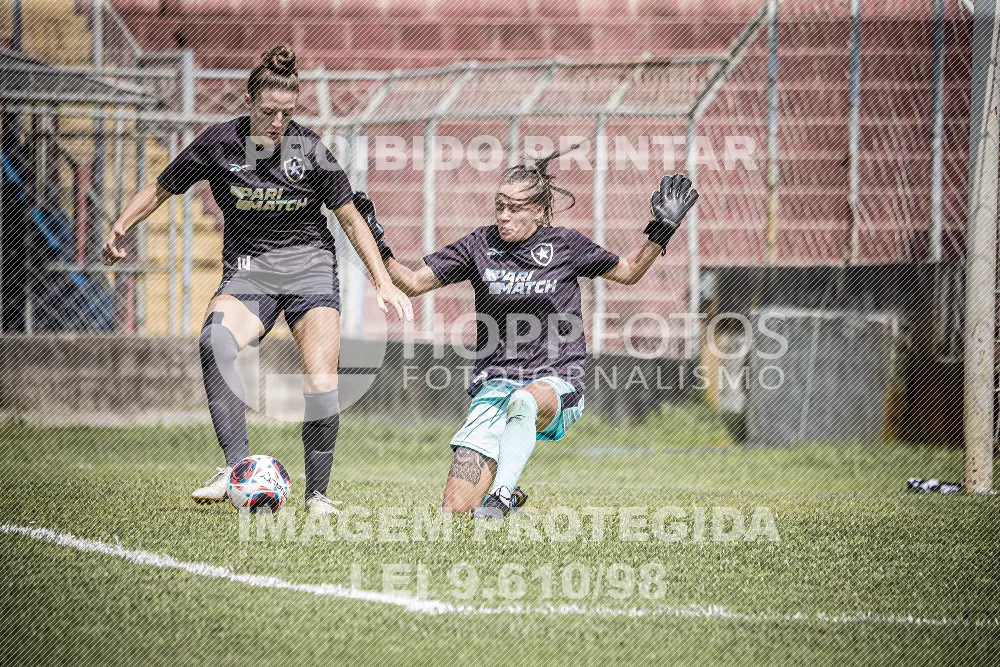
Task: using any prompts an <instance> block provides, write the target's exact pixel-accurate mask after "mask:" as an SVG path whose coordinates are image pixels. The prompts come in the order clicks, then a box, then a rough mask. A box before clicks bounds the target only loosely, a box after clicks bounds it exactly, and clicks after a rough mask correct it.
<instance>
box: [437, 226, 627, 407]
mask: <svg viewBox="0 0 1000 667" xmlns="http://www.w3.org/2000/svg"><path fill="white" fill-rule="evenodd" d="M618 261H619V258H618V255H616V254H614V253H613V252H610V251H608V250H605V249H604V248H602V247H601V246H599V245H597V244H596V243H594V242H593V241H591V240H590V239H588V238H587V237H586V236H584V235H583V234H581V233H580V232H578V231H576V230H573V229H567V228H565V227H541V228H540V229H539V230H538V231H537V232H535V234H534V235H533V236H532V237H531V238H529V239H528V240H526V241H522V242H520V243H507V242H505V241H504V240H503V239H501V238H500V232H499V231H498V230H497V227H496V225H488V226H486V227H480V228H478V229H477V230H476V231H474V232H472V233H471V234H469V235H467V236H464V237H462V238H460V239H459V240H457V241H455V242H454V243H452V244H451V245H448V246H445V247H444V248H442V249H441V250H439V251H438V252H436V253H433V254H430V255H427V256H426V257H424V262H425V263H426V264H427V266H429V267H430V268H431V270H432V271H433V272H434V275H436V276H437V277H438V279H439V280H440V281H441V282H442V283H444V284H445V285H450V284H452V283H457V282H462V281H465V280H470V281H472V287H473V289H474V290H475V293H476V313H477V315H478V319H477V325H476V350H477V361H476V366H475V373H476V375H477V376H479V375H480V374H481V373H484V372H485V373H486V375H487V377H490V378H492V377H507V378H512V379H518V380H529V379H533V378H536V377H541V376H544V375H557V376H559V377H562V378H565V379H566V380H569V381H570V382H572V383H573V384H575V385H576V386H577V387H578V388H579V389H580V391H582V388H583V379H584V373H585V372H586V363H587V341H586V337H585V335H584V331H583V313H582V311H581V304H580V283H579V281H578V278H596V277H597V276H600V275H603V274H605V273H607V272H608V271H610V270H611V269H613V268H615V266H616V265H617V264H618Z"/></svg>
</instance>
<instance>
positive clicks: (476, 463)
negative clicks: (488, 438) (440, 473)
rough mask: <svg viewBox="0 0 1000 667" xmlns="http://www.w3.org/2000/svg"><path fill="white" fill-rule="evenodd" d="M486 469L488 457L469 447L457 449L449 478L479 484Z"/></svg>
mask: <svg viewBox="0 0 1000 667" xmlns="http://www.w3.org/2000/svg"><path fill="white" fill-rule="evenodd" d="M484 467H486V457H485V456H483V455H482V454H480V453H479V452H475V451H473V450H471V449H469V448H467V447H456V448H455V458H454V459H453V460H452V462H451V470H449V471H448V477H454V478H455V479H461V480H464V481H466V482H469V483H470V484H478V483H479V479H480V478H481V477H482V475H483V468H484Z"/></svg>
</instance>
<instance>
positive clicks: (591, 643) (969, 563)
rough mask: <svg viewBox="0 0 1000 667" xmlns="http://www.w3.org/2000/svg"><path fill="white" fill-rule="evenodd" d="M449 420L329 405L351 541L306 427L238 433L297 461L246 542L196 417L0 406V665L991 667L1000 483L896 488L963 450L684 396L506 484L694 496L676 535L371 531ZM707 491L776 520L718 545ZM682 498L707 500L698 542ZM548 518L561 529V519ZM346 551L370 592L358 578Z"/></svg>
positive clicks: (425, 491) (544, 451)
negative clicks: (50, 425) (407, 423)
mask: <svg viewBox="0 0 1000 667" xmlns="http://www.w3.org/2000/svg"><path fill="white" fill-rule="evenodd" d="M454 427H455V424H451V423H448V424H429V425H425V426H422V427H417V428H410V429H406V428H402V427H401V426H399V425H395V424H389V423H382V422H378V421H374V420H371V419H360V418H357V419H345V425H344V427H343V428H342V430H341V436H340V442H339V444H338V449H337V456H336V461H335V465H334V482H333V486H332V489H331V493H330V495H331V496H332V497H335V498H339V499H342V500H343V501H344V502H345V507H348V506H358V507H363V508H367V509H368V510H370V511H371V513H372V515H371V516H369V517H367V518H365V517H361V518H357V517H356V518H355V519H354V523H353V524H350V525H352V526H353V528H352V530H353V529H356V528H359V524H358V522H359V521H367V522H370V523H371V524H372V527H373V531H374V536H373V537H372V539H361V540H347V539H344V538H343V535H342V534H341V533H339V532H338V524H337V523H336V522H334V524H333V526H332V527H331V535H332V536H333V537H336V538H337V539H333V540H330V539H326V537H324V536H322V535H318V536H313V537H311V539H303V532H304V525H305V523H306V522H305V517H304V515H302V514H300V513H295V512H294V510H295V509H296V508H301V504H302V499H301V497H300V494H301V488H302V487H301V484H302V482H301V471H302V458H301V457H302V455H301V449H300V448H301V442H300V440H299V435H298V429H297V427H294V426H281V427H264V426H259V425H258V426H254V427H252V429H251V442H252V446H253V450H254V452H255V453H268V454H271V455H273V456H276V457H277V458H279V459H280V460H281V461H282V462H284V463H285V464H286V466H287V467H288V468H289V470H290V472H291V473H292V476H293V496H294V497H293V499H292V501H291V503H290V505H288V506H287V507H286V508H285V509H283V510H282V514H286V516H291V517H292V518H294V519H296V531H295V532H294V533H293V536H296V539H295V540H293V541H288V540H286V539H282V540H274V539H271V538H270V537H267V539H264V540H263V541H259V540H258V539H257V537H258V535H257V534H256V532H254V531H252V539H250V540H245V539H241V538H240V524H239V521H238V518H237V515H236V513H235V511H234V510H233V509H232V507H231V506H229V505H228V504H226V505H216V506H211V507H202V506H196V505H194V504H193V503H191V502H190V501H189V500H188V499H187V495H188V494H189V493H190V491H191V489H192V488H193V487H194V486H196V485H197V484H198V483H200V482H201V481H203V480H204V479H205V478H206V477H207V476H208V474H209V473H210V472H211V470H212V468H213V467H214V466H215V465H218V463H219V459H220V452H219V451H218V447H217V445H216V444H215V440H214V436H213V434H212V432H211V429H210V427H208V426H191V427H178V428H142V429H129V430H110V429H96V428H76V429H41V428H35V427H29V426H24V425H17V424H6V425H3V426H0V470H2V491H0V503H2V504H0V524H4V525H5V528H4V531H5V532H4V533H2V534H0V543H2V550H3V551H2V552H3V560H4V567H3V569H4V573H5V574H4V576H3V579H2V582H3V583H2V586H3V591H2V596H0V599H2V602H0V604H2V605H3V619H4V626H3V630H2V631H0V632H2V636H3V640H2V655H0V662H2V663H3V664H8V665H12V664H56V663H63V664H66V663H73V664H94V665H96V664H132V663H136V664H138V663H142V664H149V663H171V664H197V665H211V664H220V665H235V664H261V663H263V662H269V663H274V664H282V665H291V664H345V665H350V664H360V665H386V664H399V665H404V664H434V665H440V664H503V665H519V664H526V665H528V664H531V665H534V664H560V665H565V664H574V665H591V664H593V665H608V664H655V663H660V664H698V665H720V664H769V665H784V664H831V665H845V664H883V665H888V664H900V665H903V664H905V665H924V664H926V665H944V664H956V665H957V664H962V665H974V664H996V660H997V655H998V653H997V651H998V650H1000V643H998V642H1000V551H998V539H1000V498H996V497H969V496H940V495H928V496H914V495H910V494H908V493H907V492H905V491H904V487H905V480H906V478H907V477H910V476H915V475H916V476H923V477H931V476H934V477H938V478H942V479H947V480H951V479H960V478H961V473H962V458H961V453H960V452H959V451H957V450H950V449H942V448H938V447H926V446H918V445H904V444H882V443H839V444H824V445H813V446H804V447H797V448H791V449H770V448H768V449H764V448H761V449H744V448H739V447H732V446H728V445H727V443H728V436H727V433H726V431H725V429H724V428H723V427H722V425H721V424H720V423H719V422H718V421H717V420H715V419H714V418H713V417H712V416H711V415H710V414H709V413H707V412H705V411H704V410H702V409H700V408H698V407H694V406H688V407H680V408H676V409H672V410H670V411H669V412H667V413H665V414H664V415H662V416H656V417H652V418H650V419H649V420H647V421H646V422H645V423H643V424H641V425H638V426H630V427H622V428H615V427H613V426H611V425H609V424H605V423H602V422H601V421H600V420H598V419H596V418H593V417H591V416H588V417H585V418H584V419H583V420H581V422H580V423H579V424H578V425H577V426H576V427H574V430H573V432H572V433H571V434H570V436H569V437H568V438H567V439H566V440H564V441H563V442H560V443H540V444H539V446H538V447H537V448H536V450H535V456H534V457H533V459H532V461H531V463H530V464H529V466H528V469H527V471H526V473H525V475H524V478H523V480H522V483H523V486H524V487H525V488H526V490H527V491H528V492H529V493H530V494H531V499H530V501H529V505H530V506H531V507H533V508H537V509H538V510H539V512H540V514H541V515H542V516H544V515H546V514H547V513H548V512H549V510H550V509H551V508H557V507H562V506H566V507H569V508H572V509H573V511H574V512H576V513H577V514H578V515H579V516H581V517H583V516H584V513H585V511H586V510H585V508H587V507H609V508H622V507H646V508H649V510H650V513H652V512H653V511H654V510H656V509H657V508H661V507H664V506H672V507H676V508H681V510H682V511H683V512H685V513H686V514H685V517H683V518H672V519H669V520H668V522H667V523H668V524H669V523H670V522H671V521H673V522H679V523H680V524H683V526H684V527H685V529H686V530H687V531H688V532H687V536H686V537H685V538H684V539H681V540H680V541H673V542H667V541H662V540H660V539H658V538H657V536H653V535H651V536H650V539H648V540H647V541H625V540H623V539H622V536H621V532H620V528H621V526H620V523H621V521H622V516H621V515H620V514H617V513H616V514H615V515H614V516H611V517H609V518H608V519H607V524H606V532H605V536H604V538H603V539H602V540H600V541H594V540H593V534H592V533H591V528H592V523H591V520H590V519H586V518H582V519H581V522H582V527H581V530H580V532H579V535H578V536H576V537H573V539H571V540H570V541H556V540H555V539H551V538H550V534H549V533H547V532H545V530H542V528H540V534H541V536H542V539H541V540H540V541H533V540H531V539H528V538H527V537H525V535H526V534H522V539H520V540H518V541H512V540H511V539H510V532H509V530H508V529H509V526H508V525H507V523H509V521H508V522H505V524H504V525H503V526H502V531H500V532H496V533H493V532H489V533H485V534H482V533H481V529H480V534H478V535H477V533H476V528H475V526H474V525H473V522H472V520H471V519H469V518H467V517H455V518H454V521H453V532H452V536H451V539H450V541H444V539H442V538H439V539H438V540H437V541H422V542H417V541H413V540H412V539H408V540H407V541H402V542H389V541H385V540H383V539H380V538H379V530H380V528H381V521H380V520H379V519H380V518H381V517H380V516H379V514H380V512H381V511H382V508H385V507H403V508H405V511H406V512H409V511H411V509H412V508H414V507H416V508H426V509H427V510H428V514H429V516H436V515H435V514H434V512H435V511H436V507H437V505H438V504H439V503H440V494H441V489H442V485H443V482H444V478H445V475H446V473H447V469H448V463H449V460H450V452H449V450H448V448H447V447H446V445H445V443H446V442H447V440H448V438H449V437H450V435H451V432H452V430H453V428H454ZM716 507H722V508H735V509H730V510H724V512H725V511H728V512H730V513H733V512H738V513H739V514H740V515H741V516H742V517H743V519H744V522H745V526H746V527H749V526H750V523H751V519H752V516H753V515H754V513H755V512H758V513H761V512H763V513H766V514H770V515H771V516H772V517H773V519H774V524H773V527H774V530H775V531H776V533H777V537H778V538H779V539H778V540H777V541H775V540H774V539H773V537H774V535H773V534H771V535H769V536H766V535H765V536H760V537H758V538H757V539H755V540H753V541H746V540H745V539H738V540H735V541H717V540H714V539H713V534H712V528H713V525H714V523H715V522H714V521H713V508H716ZM695 508H703V509H704V510H705V517H706V518H705V528H704V539H701V540H696V539H694V536H695V534H696V533H698V532H699V531H700V530H701V528H700V526H699V521H700V520H699V519H696V518H695V515H696V511H695ZM758 508H764V509H763V510H760V509H758ZM634 513H637V512H634ZM763 513H762V514H760V516H764V514H763ZM279 516H280V514H279ZM530 516H534V515H525V516H524V517H521V518H519V519H518V521H519V522H520V521H521V519H523V518H526V517H530ZM563 516H564V518H565V516H567V515H566V514H564V515H563ZM647 518H648V517H647ZM567 521H568V520H567ZM406 525H407V526H409V524H406ZM519 525H521V524H519ZM538 526H539V527H545V524H544V522H542V523H539V524H538ZM727 526H728V527H730V528H731V524H722V528H723V529H727ZM249 527H250V528H255V527H256V526H255V525H251V526H249ZM549 527H554V528H558V529H560V530H562V529H566V530H562V532H560V533H559V534H560V535H566V534H570V535H571V536H572V534H571V533H568V532H567V531H568V529H569V528H570V527H571V526H570V525H569V524H568V523H566V522H563V519H559V520H557V521H556V523H555V524H552V525H551V526H549ZM312 528H323V527H322V526H315V525H314V526H312ZM640 528H641V527H640ZM27 529H44V530H47V531H51V532H48V533H46V532H41V531H37V532H35V533H30V534H29V533H27ZM245 529H246V527H245ZM404 530H406V531H408V530H409V529H408V528H405V529H404ZM678 530H680V529H678ZM648 531H649V527H648V526H647V532H648ZM354 532H357V531H354ZM633 532H635V531H633ZM639 532H642V531H641V530H640V531H639ZM676 534H679V533H676ZM60 535H61V536H62V537H59V536H60ZM69 535H72V536H75V538H79V539H76V540H74V539H72V538H70V537H69ZM285 537H287V534H286V535H285ZM98 543H99V544H98ZM164 557H170V558H171V559H173V560H169V559H167V558H164ZM462 563H467V564H469V565H471V566H473V567H475V569H476V573H477V576H478V581H479V585H478V587H476V589H475V593H474V595H473V596H472V598H471V599H468V600H465V599H461V595H460V594H461V593H462V592H463V591H468V590H471V585H470V584H469V582H468V580H466V579H461V580H456V581H452V580H451V579H450V578H449V573H450V572H451V570H452V568H453V567H454V566H456V565H459V564H462ZM650 563H654V564H655V563H658V564H661V565H662V567H663V570H662V573H661V574H662V576H661V577H660V578H659V579H657V580H656V581H653V580H654V579H656V568H655V567H654V566H647V568H646V570H645V572H646V575H648V576H647V578H648V580H649V581H652V582H653V583H649V581H647V583H648V584H649V585H648V586H647V587H646V588H645V589H643V588H642V587H641V586H640V584H641V583H642V575H641V574H640V573H641V572H643V571H644V570H643V566H644V565H647V564H650ZM352 564H355V565H356V566H360V570H359V571H360V573H361V584H362V586H361V587H362V588H363V589H364V590H368V591H373V592H374V593H375V594H371V595H369V594H364V593H357V592H355V593H350V585H351V571H352ZM386 564H402V565H407V564H409V565H411V566H414V569H415V567H416V565H417V564H420V565H421V567H422V568H423V569H424V571H425V572H426V573H427V576H426V595H425V596H424V597H425V598H426V599H425V600H421V601H420V602H419V603H418V604H411V606H410V607H409V608H407V607H405V606H401V603H402V602H404V601H402V600H401V599H400V597H399V595H395V594H393V595H395V597H394V596H393V595H390V594H386V593H385V587H384V586H383V583H382V568H383V565H386ZM510 564H513V565H514V566H523V568H524V578H525V587H524V592H523V594H520V589H516V586H515V589H516V590H514V591H513V592H511V591H509V590H508V591H507V592H508V593H510V594H511V595H510V597H511V599H507V598H502V597H500V596H499V595H498V593H497V591H498V590H500V587H501V586H502V582H501V581H500V576H501V570H502V569H504V567H505V566H506V567H507V569H506V570H505V571H506V572H510V571H511V569H512V567H511V565H510ZM613 564H618V565H616V566H615V568H610V566H611V565H613ZM549 565H551V572H552V573H553V574H552V577H551V580H550V583H551V584H552V586H551V588H552V590H551V591H547V590H546V587H545V585H543V584H544V582H545V579H546V577H548V575H547V574H546V572H547V570H546V569H545V568H546V566H549ZM208 566H214V569H212V568H211V567H208ZM223 568H224V569H223ZM514 569H516V568H514ZM629 569H631V571H632V572H634V573H635V576H636V578H637V581H636V582H635V585H634V586H633V585H631V584H632V581H631V580H630V579H628V577H627V575H623V574H622V573H623V572H624V573H627V572H628V571H629ZM583 570H586V572H587V573H589V575H590V579H591V581H590V586H589V588H585V587H584V585H583V579H582V577H583V572H582V571H583ZM567 571H569V572H570V573H571V574H573V578H571V579H570V581H569V585H568V586H566V585H564V582H563V575H564V574H565V573H566V572H567ZM464 572H467V570H463V573H464ZM532 573H536V574H537V576H536V578H534V579H532V578H531V574H532ZM574 573H575V574H574ZM241 575H261V577H259V578H249V577H246V576H241ZM265 577H271V579H266V578H265ZM622 577H624V578H622ZM278 580H280V582H279V581H278ZM598 580H600V581H601V582H603V583H602V584H600V585H601V589H598V588H597V586H598V585H599V584H598V583H597V582H598ZM411 581H415V579H413V580H411ZM281 582H285V583H281ZM354 583H355V584H357V583H358V582H357V581H355V582H354ZM508 583H509V581H508ZM323 584H327V585H328V586H326V587H321V585H323ZM515 584H516V582H515ZM310 587H311V588H310ZM404 587H407V586H404ZM408 587H409V588H413V587H415V584H412V583H411V585H410V586H408ZM487 589H489V591H490V592H492V593H493V595H492V596H490V595H489V592H488V591H487ZM582 591H586V595H585V597H579V599H578V596H580V594H581V592H582ZM549 592H551V595H550V596H549V595H547V593H549ZM644 592H645V594H644ZM613 594H614V595H613ZM661 594H662V595H661ZM350 596H354V597H356V598H368V599H351V598H350ZM515 598H516V599H515Z"/></svg>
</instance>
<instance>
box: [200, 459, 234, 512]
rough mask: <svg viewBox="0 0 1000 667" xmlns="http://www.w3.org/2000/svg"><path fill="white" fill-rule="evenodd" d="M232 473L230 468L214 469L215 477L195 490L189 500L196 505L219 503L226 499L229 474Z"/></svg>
mask: <svg viewBox="0 0 1000 667" xmlns="http://www.w3.org/2000/svg"><path fill="white" fill-rule="evenodd" d="M231 472H233V469H232V468H231V467H228V468H216V469H215V476H214V477H212V478H211V479H210V480H208V481H207V482H205V486H203V487H201V488H200V489H195V490H194V493H192V494H191V498H192V499H193V500H194V501H195V502H196V503H201V504H207V503H221V502H222V501H223V500H225V499H226V490H227V489H228V488H229V474H230V473H231Z"/></svg>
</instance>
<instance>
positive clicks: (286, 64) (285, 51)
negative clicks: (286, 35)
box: [260, 44, 299, 76]
mask: <svg viewBox="0 0 1000 667" xmlns="http://www.w3.org/2000/svg"><path fill="white" fill-rule="evenodd" d="M260 60H261V63H262V64H263V65H264V66H265V67H267V68H268V69H269V70H271V71H272V72H274V73H275V74H277V75H279V76H295V75H297V74H298V73H299V72H298V70H297V69H296V68H295V51H292V49H291V47H289V46H287V45H285V44H279V45H278V46H275V47H272V48H271V49H270V50H268V51H265V52H264V53H263V55H261V57H260Z"/></svg>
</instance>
